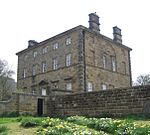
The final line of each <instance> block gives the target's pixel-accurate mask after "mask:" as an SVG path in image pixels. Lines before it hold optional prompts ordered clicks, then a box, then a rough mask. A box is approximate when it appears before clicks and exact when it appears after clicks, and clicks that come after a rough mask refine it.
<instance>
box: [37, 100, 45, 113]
mask: <svg viewBox="0 0 150 135" xmlns="http://www.w3.org/2000/svg"><path fill="white" fill-rule="evenodd" d="M43 108H44V100H43V99H41V98H38V103H37V115H38V116H42V115H43Z"/></svg>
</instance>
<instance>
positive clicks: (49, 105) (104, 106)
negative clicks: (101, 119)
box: [0, 86, 150, 117]
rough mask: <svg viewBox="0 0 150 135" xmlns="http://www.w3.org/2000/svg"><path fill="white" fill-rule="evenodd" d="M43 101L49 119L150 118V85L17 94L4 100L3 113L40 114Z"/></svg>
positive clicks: (44, 110)
mask: <svg viewBox="0 0 150 135" xmlns="http://www.w3.org/2000/svg"><path fill="white" fill-rule="evenodd" d="M39 99H42V100H43V114H44V115H49V116H70V115H86V116H104V115H105V116H106V115H107V116H115V117H120V116H124V115H130V114H148V115H150V86H140V87H139V86H138V87H130V88H119V89H113V90H105V91H93V92H82V93H73V94H68V95H55V94H52V95H51V96H39V95H35V94H25V93H13V96H12V98H11V99H10V100H9V101H0V114H3V113H11V112H19V113H20V114H26V113H28V114H32V115H37V110H38V100H39Z"/></svg>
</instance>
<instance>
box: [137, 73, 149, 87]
mask: <svg viewBox="0 0 150 135" xmlns="http://www.w3.org/2000/svg"><path fill="white" fill-rule="evenodd" d="M136 85H142V86H143V85H150V74H145V75H140V76H138V77H137V80H136Z"/></svg>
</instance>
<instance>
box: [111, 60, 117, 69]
mask: <svg viewBox="0 0 150 135" xmlns="http://www.w3.org/2000/svg"><path fill="white" fill-rule="evenodd" d="M111 62H112V71H116V58H115V57H112V58H111Z"/></svg>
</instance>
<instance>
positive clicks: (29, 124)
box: [21, 117, 42, 127]
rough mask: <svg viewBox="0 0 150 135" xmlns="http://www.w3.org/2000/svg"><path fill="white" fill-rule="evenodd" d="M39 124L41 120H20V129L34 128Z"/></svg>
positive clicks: (29, 118) (28, 118) (30, 118)
mask: <svg viewBox="0 0 150 135" xmlns="http://www.w3.org/2000/svg"><path fill="white" fill-rule="evenodd" d="M41 124H42V120H41V118H32V117H27V118H22V120H21V126H22V127H35V126H40V125H41Z"/></svg>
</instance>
